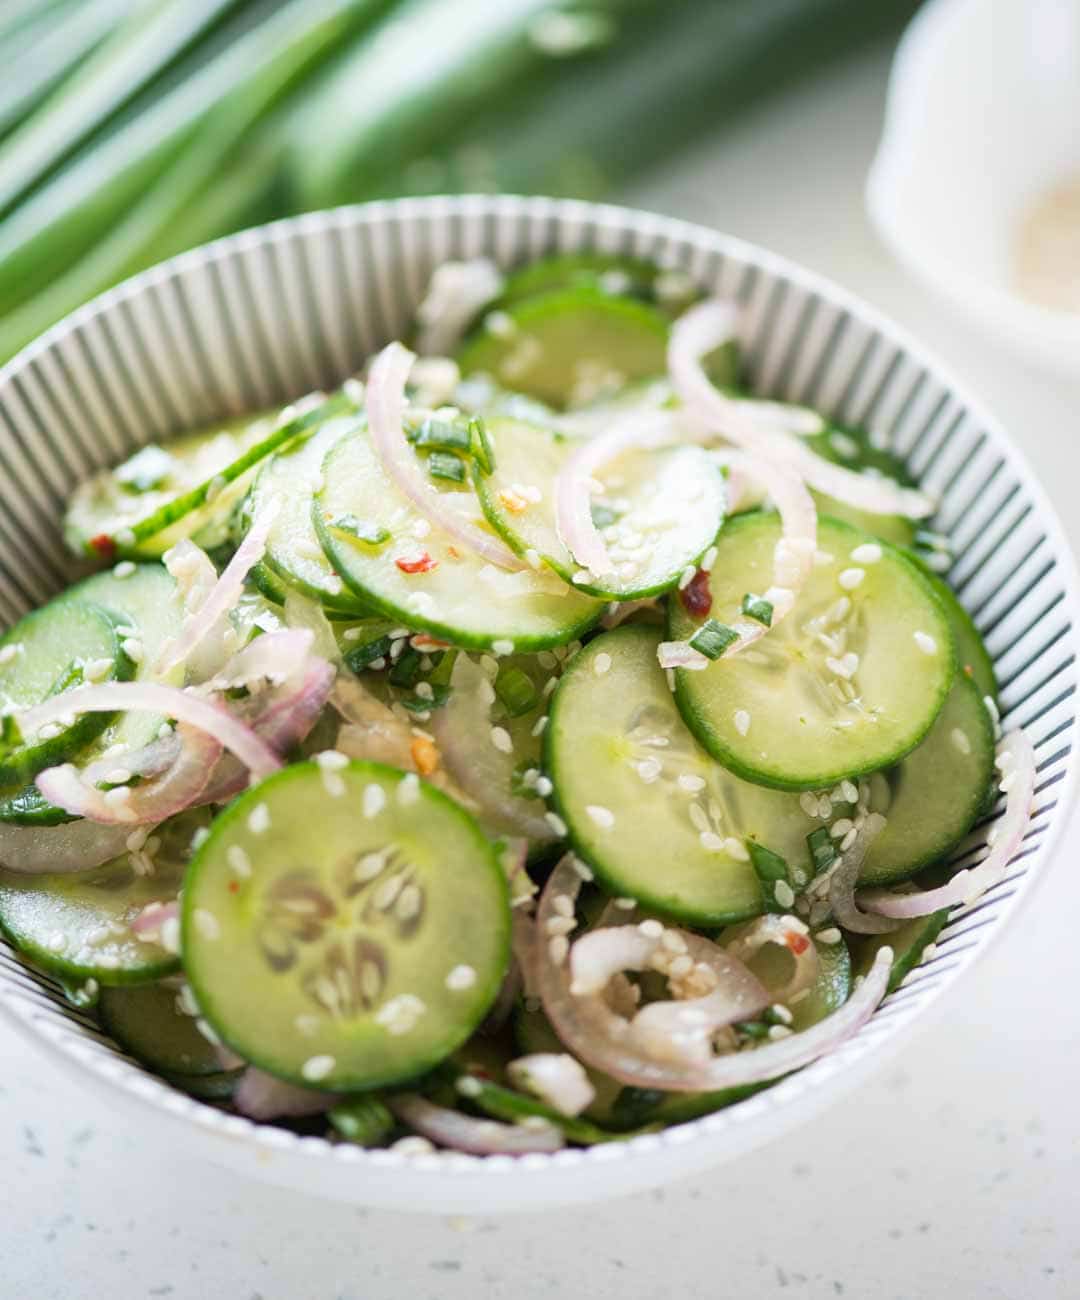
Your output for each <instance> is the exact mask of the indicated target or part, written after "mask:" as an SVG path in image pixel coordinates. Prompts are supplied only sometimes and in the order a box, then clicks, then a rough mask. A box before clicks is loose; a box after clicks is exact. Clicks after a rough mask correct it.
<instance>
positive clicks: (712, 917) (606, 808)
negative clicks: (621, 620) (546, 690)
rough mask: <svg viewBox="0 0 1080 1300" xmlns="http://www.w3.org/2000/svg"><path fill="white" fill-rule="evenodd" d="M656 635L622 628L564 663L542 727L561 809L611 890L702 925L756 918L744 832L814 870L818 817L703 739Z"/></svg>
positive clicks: (754, 882) (758, 898)
mask: <svg viewBox="0 0 1080 1300" xmlns="http://www.w3.org/2000/svg"><path fill="white" fill-rule="evenodd" d="M660 639H661V634H660V633H659V632H658V631H657V630H656V629H654V628H648V627H634V626H630V627H620V628H617V629H616V630H615V631H613V632H608V633H606V634H605V635H603V636H599V637H596V638H595V639H594V640H592V641H590V643H589V644H588V645H587V646H586V647H585V648H584V649H583V650H582V651H581V652H580V653H579V654H577V655H576V656H575V657H574V659H573V661H572V663H571V664H570V666H569V667H568V668H567V670H566V673H565V675H564V677H563V680H562V683H561V684H560V686H559V688H558V690H557V691H556V692H555V697H554V703H553V704H552V709H551V721H550V723H549V725H548V728H547V731H546V733H545V741H546V743H545V754H544V759H545V768H546V770H547V772H548V774H549V776H550V777H551V780H552V781H553V782H554V786H555V791H554V800H555V807H556V809H557V811H558V814H559V816H560V817H561V818H562V819H563V821H564V822H565V823H566V826H567V829H568V831H569V835H570V840H571V842H572V844H573V846H574V849H575V851H576V852H577V853H578V854H579V855H580V856H581V857H582V858H583V859H584V860H585V861H586V862H587V863H588V864H589V865H590V866H591V867H592V868H593V870H594V871H595V872H596V875H597V877H598V878H599V879H600V880H601V881H602V882H603V884H604V887H605V888H606V889H607V890H609V891H610V892H611V893H613V894H615V895H621V896H627V897H630V898H635V899H637V900H638V901H639V902H640V903H641V904H642V906H643V907H646V908H649V909H653V910H655V911H657V912H661V913H663V914H665V915H667V916H673V917H679V918H682V919H685V920H688V921H691V922H694V923H695V924H701V925H720V924H724V923H726V922H728V921H734V920H739V919H741V918H743V917H748V916H756V915H757V914H758V913H760V912H761V911H763V910H764V906H765V901H764V899H763V896H762V892H761V886H760V885H759V883H758V877H757V875H756V874H755V871H754V868H753V866H752V865H751V862H750V853H749V851H748V849H747V846H746V841H747V840H748V839H749V840H753V841H755V842H757V843H761V844H764V845H766V846H767V847H768V848H769V849H770V850H772V852H774V853H777V854H779V855H780V856H781V857H783V858H784V860H785V861H786V862H787V863H788V864H789V865H790V866H791V867H792V868H793V870H796V871H801V872H802V873H804V874H805V877H806V878H807V879H808V878H809V874H810V867H809V850H808V848H807V844H806V836H807V835H808V834H809V832H810V831H811V830H813V829H814V825H815V823H814V821H813V820H812V819H811V818H810V817H808V816H807V815H806V813H805V812H804V811H803V808H802V806H801V804H800V802H799V799H798V797H797V796H796V795H790V794H784V793H780V792H778V791H775V790H767V789H764V788H763V787H761V786H758V785H752V784H750V783H749V782H746V781H741V780H739V778H738V777H736V776H733V775H732V774H731V773H730V772H728V771H726V770H725V769H724V768H723V767H721V766H720V765H719V764H718V763H716V762H715V761H714V760H713V759H711V758H710V757H709V756H708V754H706V753H705V752H704V751H703V750H702V749H701V747H700V746H699V745H698V744H697V742H696V741H695V740H694V738H693V736H692V735H691V734H690V732H689V731H688V730H687V728H686V726H685V725H684V723H683V721H682V719H681V718H680V716H679V713H678V710H677V709H676V707H675V704H674V701H673V699H672V696H671V692H670V691H669V690H668V688H667V684H666V681H665V678H664V674H663V672H662V671H661V669H660V667H659V665H658V663H657V661H656V650H657V646H658V645H659V643H660Z"/></svg>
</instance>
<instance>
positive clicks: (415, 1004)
mask: <svg viewBox="0 0 1080 1300" xmlns="http://www.w3.org/2000/svg"><path fill="white" fill-rule="evenodd" d="M425 1011H427V1006H426V1005H425V1003H424V1002H422V1001H421V999H420V998H418V997H417V996H416V995H415V994H413V993H399V994H398V996H397V997H396V998H391V999H390V1001H389V1002H386V1003H384V1004H383V1005H382V1006H381V1007H380V1008H379V1011H378V1013H377V1014H376V1016H375V1023H376V1024H377V1025H382V1026H383V1028H385V1029H386V1030H388V1032H389V1033H391V1034H392V1035H394V1036H395V1037H397V1036H398V1035H399V1034H407V1033H408V1032H409V1031H410V1030H411V1029H413V1028H414V1027H415V1026H416V1023H417V1021H418V1020H419V1019H420V1017H421V1016H422V1015H423V1014H424V1012H425Z"/></svg>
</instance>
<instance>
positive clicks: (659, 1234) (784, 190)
mask: <svg viewBox="0 0 1080 1300" xmlns="http://www.w3.org/2000/svg"><path fill="white" fill-rule="evenodd" d="M886 68H887V60H886V58H885V57H884V56H879V57H876V58H872V59H868V60H866V61H865V62H863V63H861V64H859V65H856V66H855V67H853V68H850V69H849V70H848V72H847V73H845V74H842V75H839V76H837V77H835V78H834V79H833V80H832V81H831V82H830V83H829V84H828V85H822V86H818V87H814V88H811V89H808V90H805V91H803V92H800V93H798V94H795V95H792V96H791V97H789V98H788V99H787V100H785V101H783V102H781V103H778V104H776V105H774V106H773V107H772V108H771V109H770V110H769V111H768V112H767V113H765V114H762V115H759V116H757V117H755V118H754V119H753V120H750V121H747V122H745V123H744V124H743V126H742V127H741V128H740V129H739V130H738V131H736V132H734V133H725V134H724V135H722V136H721V137H719V139H718V143H717V144H716V145H715V146H713V147H711V148H705V149H701V150H698V151H696V152H695V153H694V154H693V155H691V156H687V157H684V158H682V159H680V161H679V164H678V165H677V166H674V167H672V168H670V169H669V170H667V171H666V172H665V173H664V174H662V175H656V176H654V177H653V178H652V179H651V181H650V182H649V183H647V184H640V185H638V186H637V187H635V189H634V190H633V191H632V192H629V193H627V194H626V195H624V196H622V197H624V198H625V199H626V201H628V202H632V203H637V204H639V205H641V206H645V207H653V208H656V209H660V210H663V211H665V212H669V213H672V214H674V215H678V216H684V217H687V218H690V219H693V220H699V221H703V222H706V223H709V224H712V225H715V226H718V227H720V228H722V229H725V230H727V231H729V232H731V233H732V234H736V235H741V236H744V237H745V238H748V239H752V240H754V241H756V242H758V243H761V244H764V245H767V246H769V247H772V248H774V249H776V250H777V251H779V252H782V253H786V254H788V255H789V256H791V257H794V258H796V259H797V260H799V261H801V262H804V263H806V264H807V265H809V266H811V267H814V268H815V269H817V270H820V271H822V272H824V273H826V274H828V275H832V276H833V277H834V278H835V279H837V280H839V281H841V282H842V283H844V284H845V285H847V286H848V287H849V288H851V289H853V290H855V291H856V292H859V293H861V294H863V295H864V296H865V297H867V298H868V299H870V300H871V301H873V302H874V303H876V304H877V305H878V306H879V307H881V308H883V309H884V310H885V311H887V312H890V313H892V314H893V315H894V316H895V317H897V318H898V319H899V320H900V321H902V322H903V323H905V324H906V325H907V326H908V327H909V328H911V329H912V330H914V331H915V332H916V333H917V334H918V335H919V336H920V337H921V338H922V339H923V340H925V342H926V343H927V344H928V345H930V346H931V347H933V348H936V349H937V350H938V352H939V353H940V354H941V356H942V357H943V358H944V359H945V360H947V361H950V362H951V363H952V364H953V366H954V367H955V369H956V370H957V371H958V372H959V374H960V376H961V377H962V378H963V379H965V380H966V381H967V382H968V383H969V384H970V385H971V387H972V388H973V389H974V390H975V391H976V392H979V393H981V394H982V395H983V396H984V398H985V399H986V401H987V402H988V403H989V404H990V406H991V407H992V409H994V410H996V412H997V413H998V414H999V415H1000V416H1001V417H1002V419H1003V420H1004V422H1005V424H1006V425H1007V427H1008V428H1009V429H1011V430H1012V432H1013V433H1014V434H1015V436H1016V437H1017V438H1018V439H1019V440H1020V441H1021V443H1022V444H1023V445H1024V447H1025V450H1026V451H1027V453H1028V455H1029V456H1030V457H1031V459H1032V461H1033V462H1034V464H1035V466H1036V468H1037V470H1038V472H1039V474H1040V476H1041V478H1042V480H1043V482H1044V483H1045V484H1046V486H1047V488H1048V489H1049V492H1050V494H1051V496H1052V497H1053V498H1054V499H1055V501H1056V503H1057V506H1058V508H1059V510H1060V511H1061V513H1062V515H1063V517H1064V520H1065V524H1066V527H1067V528H1068V529H1069V531H1070V535H1071V538H1072V541H1073V545H1074V547H1075V546H1076V543H1077V541H1078V540H1080V514H1078V512H1077V510H1076V506H1075V497H1076V485H1077V483H1078V481H1080V474H1078V471H1080V450H1078V445H1077V438H1076V432H1075V424H1076V421H1077V416H1078V414H1080V381H1078V384H1077V386H1076V387H1074V388H1073V389H1071V390H1070V389H1069V388H1066V387H1065V386H1057V387H1055V386H1053V385H1051V384H1050V383H1049V382H1047V380H1046V379H1045V378H1043V377H1042V376H1036V375H1034V374H1032V373H1027V372H1025V371H1024V370H1023V369H1022V368H1021V367H1020V365H1019V364H1018V363H1016V362H1015V361H1013V360H1011V359H1010V358H1009V357H1008V356H1005V355H1004V354H999V353H997V352H994V351H992V350H991V348H990V346H989V345H984V344H983V343H981V342H980V341H978V340H976V339H975V338H973V337H971V336H970V335H968V334H967V333H966V332H963V331H962V330H961V327H960V326H958V325H957V324H956V323H955V321H954V320H953V319H952V318H949V317H946V316H944V315H942V314H941V313H940V312H939V310H938V309H937V308H936V306H935V305H934V304H933V302H932V301H931V300H930V299H929V298H928V297H927V296H926V295H924V294H923V292H922V291H920V290H918V289H917V288H915V287H914V286H913V285H911V284H910V283H909V282H906V281H905V280H904V278H903V277H902V275H901V274H900V272H899V271H898V270H896V269H895V268H894V267H893V266H892V265H891V264H890V263H889V261H888V260H887V258H886V256H885V254H884V253H883V252H882V251H881V249H880V248H879V247H878V245H877V244H876V242H875V240H874V238H873V236H872V235H871V233H870V231H869V228H868V226H867V223H866V220H865V218H864V216H863V213H862V199H861V194H862V185H863V179H864V176H865V172H866V167H867V165H868V163H869V161H870V158H871V156H872V153H873V149H874V145H875V143H876V136H877V130H878V125H879V122H880V113H881V102H882V97H883V93H884V79H885V74H886ZM1077 831H1080V822H1076V823H1074V828H1073V831H1072V834H1071V835H1070V836H1068V837H1067V839H1066V842H1065V844H1064V845H1063V847H1062V851H1061V852H1060V854H1059V857H1058V861H1057V863H1056V865H1055V867H1054V869H1053V871H1052V872H1051V873H1050V874H1049V877H1048V879H1047V881H1046V883H1044V885H1043V888H1042V890H1041V892H1039V893H1038V894H1037V895H1036V897H1035V899H1034V901H1033V902H1032V903H1031V904H1030V906H1029V907H1028V909H1027V910H1026V911H1025V912H1024V913H1023V914H1022V915H1021V917H1020V918H1019V921H1018V923H1017V925H1016V927H1015V928H1014V929H1013V930H1012V932H1011V933H1009V934H1008V935H1007V936H1006V938H1005V939H1003V940H1002V942H1001V944H1000V946H999V947H998V948H996V949H995V950H994V951H993V952H992V953H991V955H990V956H989V957H988V958H987V959H986V960H985V961H984V962H983V963H982V964H981V965H979V966H977V967H976V969H975V970H974V972H972V973H969V975H968V976H967V978H966V981H965V982H963V983H962V984H961V986H960V991H959V992H958V993H957V994H955V995H954V996H953V997H952V998H950V999H948V1000H947V1001H946V1003H945V1006H944V1008H943V1009H942V1010H941V1012H940V1014H938V1015H937V1016H936V1018H935V1019H934V1020H933V1021H932V1023H930V1024H928V1025H927V1026H925V1027H924V1028H923V1029H922V1030H921V1031H920V1032H919V1034H918V1035H917V1036H916V1037H915V1038H913V1039H912V1040H911V1042H910V1046H909V1047H908V1049H907V1050H906V1052H905V1053H904V1054H903V1055H902V1056H901V1057H899V1058H897V1059H896V1060H895V1061H894V1062H893V1063H892V1064H891V1065H890V1066H889V1067H888V1068H886V1069H885V1071H884V1072H883V1073H882V1074H881V1075H880V1076H879V1077H878V1079H877V1080H876V1081H875V1083H874V1085H873V1086H872V1087H871V1088H869V1089H867V1090H866V1091H865V1092H864V1093H862V1094H860V1095H858V1096H855V1097H850V1098H847V1099H845V1100H844V1101H843V1102H842V1103H841V1104H840V1105H839V1106H838V1107H837V1108H834V1109H832V1110H830V1111H828V1112H827V1113H826V1114H825V1115H823V1116H822V1117H821V1118H820V1119H818V1120H817V1121H816V1123H814V1124H813V1125H812V1126H811V1127H810V1128H808V1129H804V1130H801V1131H798V1132H796V1133H793V1134H792V1135H790V1136H789V1137H787V1138H786V1139H784V1140H783V1141H782V1142H780V1143H778V1144H774V1145H773V1146H771V1147H767V1148H766V1149H765V1150H763V1151H760V1152H757V1153H755V1154H752V1155H750V1156H748V1157H746V1158H744V1159H742V1160H740V1161H737V1162H735V1163H733V1164H730V1165H728V1166H726V1167H725V1168H723V1169H721V1170H718V1171H717V1172H716V1173H714V1174H711V1175H705V1176H703V1177H700V1178H697V1179H694V1180H692V1181H688V1182H684V1183H680V1184H678V1185H676V1186H674V1187H671V1188H669V1189H667V1190H666V1191H663V1192H656V1193H652V1194H647V1195H643V1196H639V1197H635V1198H632V1199H628V1200H623V1201H619V1202H612V1203H608V1204H605V1205H601V1206H598V1207H597V1208H595V1209H593V1210H573V1211H567V1212H561V1213H553V1214H548V1215H542V1216H531V1217H522V1218H509V1219H504V1220H495V1219H483V1220H475V1221H471V1222H468V1223H465V1222H452V1221H448V1220H446V1219H441V1218H434V1217H420V1216H415V1215H412V1216H405V1215H391V1214H385V1213H375V1212H371V1213H366V1212H364V1211H358V1210H355V1209H349V1208H346V1207H342V1206H336V1205H332V1204H324V1203H321V1202H318V1201H312V1200H306V1199H303V1198H300V1197H298V1196H295V1195H292V1194H290V1193H287V1192H281V1191H277V1190H275V1189H272V1188H267V1187H263V1186H260V1185H256V1184H252V1183H247V1182H243V1181H241V1180H239V1179H238V1178H236V1177H234V1176H232V1175H230V1174H226V1173H224V1172H218V1171H217V1170H215V1169H213V1168H210V1167H208V1166H205V1165H195V1164H192V1163H190V1162H189V1161H187V1160H186V1159H185V1156H184V1152H183V1150H182V1149H171V1150H167V1149H151V1148H148V1147H147V1146H146V1145H145V1144H144V1143H143V1142H142V1141H141V1140H138V1139H136V1138H135V1137H134V1136H133V1135H130V1134H128V1133H127V1132H126V1131H125V1124H124V1119H123V1115H122V1114H121V1115H117V1116H114V1115H110V1114H109V1113H108V1112H107V1110H106V1109H104V1108H103V1107H102V1106H101V1104H100V1103H99V1102H98V1100H97V1099H96V1097H95V1096H92V1095H89V1094H88V1095H86V1096H85V1097H84V1096H82V1095H81V1094H80V1093H79V1091H78V1089H77V1088H76V1087H74V1086H73V1085H72V1084H71V1083H70V1082H68V1081H67V1080H66V1079H65V1078H64V1077H62V1076H61V1075H59V1074H58V1073H57V1072H55V1071H54V1070H53V1069H52V1068H51V1066H50V1064H49V1063H48V1061H47V1060H45V1059H44V1058H43V1057H41V1056H39V1055H37V1054H36V1053H35V1052H32V1051H31V1049H29V1048H28V1047H26V1046H25V1045H24V1044H23V1042H22V1041H21V1040H20V1039H16V1038H7V1039H3V1040H0V1104H2V1106H3V1110H2V1115H3V1123H2V1124H0V1167H2V1168H3V1170H4V1188H5V1192H4V1196H3V1201H2V1205H0V1255H2V1259H3V1265H2V1278H3V1283H4V1294H5V1295H6V1296H8V1297H11V1298H12V1300H83V1298H84V1297H86V1298H89V1297H93V1298H94V1300H98V1297H110V1300H136V1298H141V1297H154V1296H161V1297H164V1296H171V1297H174V1298H176V1300H188V1297H192V1298H194V1300H257V1298H261V1300H309V1298H310V1300H503V1297H506V1300H535V1298H538V1297H553V1296H558V1297H566V1298H567V1300H579V1298H580V1297H589V1300H668V1298H669V1297H671V1298H672V1300H675V1298H676V1297H677V1298H678V1300H698V1298H699V1297H702V1298H704V1297H708V1300H757V1298H758V1297H774V1296H775V1297H779V1298H780V1300H832V1298H833V1297H837V1296H845V1297H848V1298H849V1300H944V1298H945V1297H948V1298H949V1300H1059V1298H1060V1300H1073V1298H1075V1297H1076V1296H1078V1295H1080V1236H1078V1234H1077V1221H1078V1219H1080V1111H1078V1108H1077V1103H1078V1098H1080V1033H1078V1028H1077V1012H1076V989H1077V984H1078V975H1080V970H1078V967H1080V958H1078V953H1080V876H1078V872H1077V870H1076V867H1075V857H1074V853H1073V850H1072V846H1073V845H1074V844H1075V843H1076V835H1077ZM140 1133H141V1130H140Z"/></svg>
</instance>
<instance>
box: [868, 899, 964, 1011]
mask: <svg viewBox="0 0 1080 1300" xmlns="http://www.w3.org/2000/svg"><path fill="white" fill-rule="evenodd" d="M948 919H949V909H948V908H944V909H943V910H942V911H940V912H934V913H933V914H932V915H930V916H927V917H921V918H920V919H919V920H918V921H909V922H908V923H907V925H905V926H903V927H902V929H901V931H899V932H894V933H893V934H882V935H876V936H875V937H873V938H869V937H865V938H863V939H861V940H860V941H859V942H858V943H857V944H856V945H855V952H854V953H853V957H854V962H855V973H856V974H857V975H865V974H866V973H867V972H868V971H869V969H870V967H871V966H872V965H873V963H874V957H875V956H876V955H877V952H878V950H879V949H880V948H883V947H884V946H885V945H886V944H888V946H889V947H890V948H893V963H892V969H891V970H890V972H889V982H888V985H887V986H886V989H885V993H886V996H887V995H888V994H890V993H895V992H896V990H897V989H898V988H899V987H900V985H901V984H902V983H903V982H904V980H906V979H907V977H908V976H909V975H910V974H911V972H912V971H913V970H915V969H916V967H917V966H919V965H920V964H921V962H922V955H923V953H924V952H925V951H926V949H927V947H928V946H929V945H930V944H932V943H933V942H934V940H935V939H936V938H937V937H938V935H939V934H940V933H941V932H942V930H943V929H944V928H945V923H946V922H947V921H948ZM920 927H921V928H920ZM904 930H913V931H915V933H914V934H913V935H912V941H911V942H910V943H908V944H907V946H906V947H905V948H904V949H903V951H902V952H898V951H897V950H896V949H895V948H894V947H893V944H894V943H895V934H896V933H902V932H903V931H904Z"/></svg>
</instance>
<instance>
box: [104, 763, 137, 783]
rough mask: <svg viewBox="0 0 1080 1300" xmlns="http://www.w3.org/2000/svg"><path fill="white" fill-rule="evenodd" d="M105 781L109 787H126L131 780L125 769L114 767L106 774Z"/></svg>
mask: <svg viewBox="0 0 1080 1300" xmlns="http://www.w3.org/2000/svg"><path fill="white" fill-rule="evenodd" d="M105 780H106V781H107V782H108V783H109V785H127V783H128V782H129V781H130V780H131V773H130V772H129V771H128V769H127V768H126V767H114V768H113V769H112V771H110V772H106V774H105Z"/></svg>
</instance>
